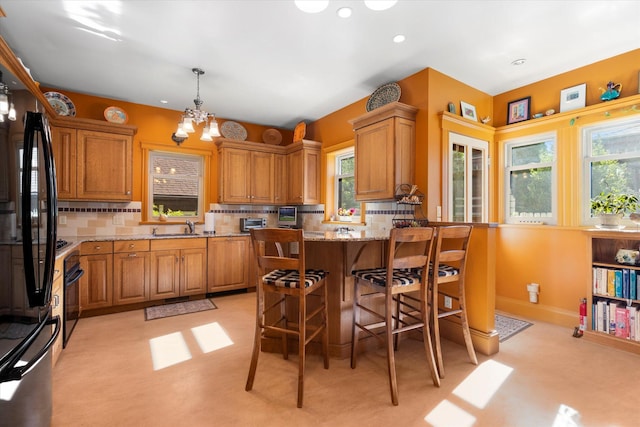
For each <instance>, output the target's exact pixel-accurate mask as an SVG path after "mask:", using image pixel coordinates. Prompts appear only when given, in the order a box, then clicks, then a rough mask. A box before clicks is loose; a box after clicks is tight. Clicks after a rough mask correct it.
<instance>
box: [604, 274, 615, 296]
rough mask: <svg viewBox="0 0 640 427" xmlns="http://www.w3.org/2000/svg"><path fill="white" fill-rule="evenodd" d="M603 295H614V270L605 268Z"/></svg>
mask: <svg viewBox="0 0 640 427" xmlns="http://www.w3.org/2000/svg"><path fill="white" fill-rule="evenodd" d="M605 295H611V296H615V295H616V271H615V270H611V269H607V292H605Z"/></svg>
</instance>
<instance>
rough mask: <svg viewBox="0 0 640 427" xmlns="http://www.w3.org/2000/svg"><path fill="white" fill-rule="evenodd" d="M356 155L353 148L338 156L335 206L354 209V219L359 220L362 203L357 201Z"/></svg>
mask: <svg viewBox="0 0 640 427" xmlns="http://www.w3.org/2000/svg"><path fill="white" fill-rule="evenodd" d="M354 172H355V157H354V154H353V149H351V150H347V152H346V153H344V154H340V155H338V156H336V175H335V179H334V181H335V185H336V189H335V206H336V208H337V209H336V211H337V210H338V209H339V208H342V209H344V210H347V211H349V210H351V209H353V212H354V214H353V217H354V218H353V220H354V221H359V218H360V204H359V203H358V202H356V188H355V175H354Z"/></svg>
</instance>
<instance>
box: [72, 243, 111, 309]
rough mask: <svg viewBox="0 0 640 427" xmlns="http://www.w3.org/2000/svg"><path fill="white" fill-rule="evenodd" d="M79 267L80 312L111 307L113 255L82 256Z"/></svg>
mask: <svg viewBox="0 0 640 427" xmlns="http://www.w3.org/2000/svg"><path fill="white" fill-rule="evenodd" d="M80 265H81V266H82V269H83V270H84V275H83V276H82V277H81V278H80V310H81V311H82V310H91V309H94V308H103V307H111V306H112V305H113V255H111V254H99V255H83V256H81V257H80Z"/></svg>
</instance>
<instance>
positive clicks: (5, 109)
mask: <svg viewBox="0 0 640 427" xmlns="http://www.w3.org/2000/svg"><path fill="white" fill-rule="evenodd" d="M10 94H11V92H9V86H7V85H6V84H5V83H4V82H3V81H2V71H0V123H1V122H4V119H5V117H4V116H5V115H6V116H7V119H9V120H11V121H12V122H15V121H16V109H15V107H14V106H13V102H9V95H10Z"/></svg>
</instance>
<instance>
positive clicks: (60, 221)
mask: <svg viewBox="0 0 640 427" xmlns="http://www.w3.org/2000/svg"><path fill="white" fill-rule="evenodd" d="M58 224H60V225H66V224H67V216H66V215H58Z"/></svg>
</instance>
